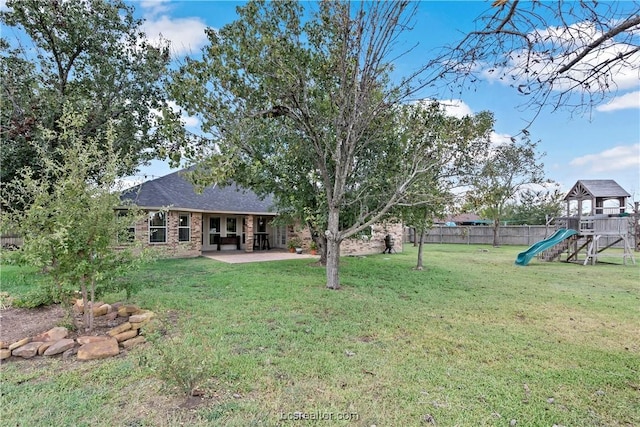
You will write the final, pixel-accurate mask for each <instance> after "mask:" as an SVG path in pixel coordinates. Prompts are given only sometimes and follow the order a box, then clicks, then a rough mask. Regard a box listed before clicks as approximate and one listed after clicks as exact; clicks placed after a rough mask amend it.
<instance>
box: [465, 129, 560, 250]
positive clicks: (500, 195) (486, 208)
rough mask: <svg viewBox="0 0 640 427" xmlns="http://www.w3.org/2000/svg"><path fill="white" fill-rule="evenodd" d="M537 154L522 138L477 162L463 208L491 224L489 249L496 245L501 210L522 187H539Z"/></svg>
mask: <svg viewBox="0 0 640 427" xmlns="http://www.w3.org/2000/svg"><path fill="white" fill-rule="evenodd" d="M543 155H544V154H539V153H538V152H537V143H533V142H531V141H530V140H529V138H528V137H527V136H525V137H524V138H523V139H522V140H521V141H520V143H517V142H516V141H515V140H514V141H512V143H510V144H502V145H498V146H496V147H494V149H493V150H492V151H491V152H490V153H489V154H488V155H487V156H486V157H485V158H483V159H481V160H480V161H479V162H478V166H477V170H476V172H475V173H474V174H473V175H472V176H471V177H470V179H469V184H470V186H471V190H470V191H469V192H468V193H467V196H466V198H467V200H466V203H467V206H468V207H469V208H470V210H475V211H478V212H480V213H481V215H482V216H483V217H485V218H487V219H491V220H493V245H494V246H497V245H498V244H499V227H500V220H501V219H502V218H504V215H505V209H506V208H507V206H508V204H509V202H510V201H513V200H514V199H515V198H516V196H517V195H518V194H519V192H521V191H522V190H524V189H526V186H531V185H540V184H543V183H546V182H548V181H546V180H545V178H544V165H543V164H542V162H541V157H542V156H543Z"/></svg>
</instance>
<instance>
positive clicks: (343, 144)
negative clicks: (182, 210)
mask: <svg viewBox="0 0 640 427" xmlns="http://www.w3.org/2000/svg"><path fill="white" fill-rule="evenodd" d="M415 8H416V5H415V4H413V3H411V2H373V3H366V4H365V3H358V4H355V3H350V2H345V1H341V2H339V1H335V2H320V3H318V4H316V3H304V2H264V1H255V2H249V3H247V4H245V5H243V6H241V7H239V8H238V20H237V21H235V22H232V23H230V24H228V25H225V26H224V27H222V28H221V29H219V30H216V31H213V30H210V31H209V32H208V37H209V46H207V47H206V48H205V49H204V50H203V55H202V58H201V59H192V60H189V61H187V62H186V63H185V65H184V66H183V67H181V68H180V70H177V71H176V72H175V73H174V74H173V76H172V78H173V81H172V85H171V88H172V93H173V95H174V97H175V98H176V100H177V101H178V103H179V104H180V105H181V106H184V107H185V108H186V110H187V112H188V113H189V114H199V115H201V116H202V123H203V129H204V130H205V131H206V132H209V133H210V134H211V135H212V139H213V141H210V144H202V146H204V147H206V148H205V149H203V150H202V151H198V152H192V153H190V154H192V155H193V156H194V157H195V159H196V162H197V163H198V164H199V168H197V169H196V171H195V173H194V174H193V176H192V178H193V179H194V181H195V182H196V183H198V184H201V185H205V184H208V183H211V182H217V183H226V182H227V181H228V180H229V179H234V180H235V181H237V182H239V183H241V184H243V185H244V186H247V187H249V188H252V189H253V190H254V191H256V192H257V193H259V194H273V195H274V198H275V200H276V204H277V205H278V208H279V210H280V211H282V212H286V213H287V214H288V215H290V216H292V217H295V218H297V219H299V220H300V221H301V222H304V223H306V224H307V225H309V227H310V229H311V234H312V236H313V237H314V240H316V242H317V243H318V244H319V246H321V249H324V248H325V247H326V255H327V286H328V287H330V288H337V287H339V283H338V264H339V263H338V254H339V245H340V242H342V240H344V239H345V238H348V237H350V236H353V235H356V234H357V233H359V232H360V231H362V230H364V229H365V228H367V227H369V226H370V225H371V224H373V223H375V222H378V221H380V220H381V219H383V218H385V217H386V215H387V214H388V212H389V211H390V210H391V209H392V207H393V206H395V205H396V204H397V203H398V202H400V201H401V200H402V198H403V197H404V193H405V191H406V190H407V188H408V187H410V186H411V184H412V183H413V182H414V181H415V180H417V179H419V178H420V176H421V175H423V174H425V173H428V172H429V171H430V170H436V169H439V168H442V167H443V166H444V165H448V164H449V163H446V162H442V159H444V158H447V157H448V154H451V153H454V155H453V156H452V157H449V160H450V162H451V164H453V165H455V166H460V165H461V164H462V163H464V159H465V155H466V154H467V152H468V150H465V148H466V147H470V146H472V145H473V143H474V142H476V139H474V138H471V137H470V132H469V129H471V130H474V129H473V126H472V124H473V123H477V122H487V121H491V119H490V117H488V115H487V114H484V115H481V116H482V117H481V118H479V119H474V118H466V119H463V120H461V121H460V123H459V124H462V125H463V126H461V128H460V129H458V128H456V127H455V126H451V125H450V124H451V122H450V121H449V122H448V121H446V120H444V119H443V117H444V114H442V112H441V111H440V110H439V108H438V107H433V106H430V107H429V108H425V109H418V108H409V107H405V106H403V102H404V101H406V100H407V99H408V98H409V97H410V96H411V94H412V93H413V92H414V91H415V90H417V89H418V88H419V87H420V86H421V85H422V84H424V81H418V80H419V79H418V78H417V77H418V76H419V75H420V72H417V73H416V74H413V75H411V76H409V77H408V78H406V79H404V80H403V81H402V82H400V83H393V82H392V79H391V72H392V68H393V66H392V64H391V61H392V60H394V59H395V58H397V56H401V55H402V53H403V52H394V47H396V46H397V45H399V43H396V41H397V39H398V38H400V37H401V36H402V33H403V32H404V31H406V30H407V29H408V28H409V27H410V24H411V22H412V19H413V16H414V13H415V10H416V9H415ZM396 55H397V56H396ZM434 128H439V129H440V128H442V129H445V128H446V129H447V131H444V130H443V131H442V132H439V133H438V134H437V136H436V135H432V134H430V133H429V130H432V129H434ZM441 136H444V137H443V138H440V137H441ZM457 138H460V139H461V141H459V140H458V139H457ZM211 146H215V149H210V147H211ZM456 150H460V151H464V154H465V155H460V156H456V155H455V153H456V152H457V151H456ZM212 153H213V154H212ZM203 157H204V158H203ZM323 254H324V252H323Z"/></svg>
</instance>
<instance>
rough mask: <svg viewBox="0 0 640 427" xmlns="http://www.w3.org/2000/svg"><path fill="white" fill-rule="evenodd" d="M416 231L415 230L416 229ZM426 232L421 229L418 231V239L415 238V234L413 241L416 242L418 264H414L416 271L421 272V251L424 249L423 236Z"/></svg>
mask: <svg viewBox="0 0 640 427" xmlns="http://www.w3.org/2000/svg"><path fill="white" fill-rule="evenodd" d="M416 231H417V229H416ZM425 234H426V232H425V229H424V228H422V229H420V237H419V238H417V234H416V235H415V236H416V237H414V241H415V240H418V263H417V264H416V270H422V269H423V268H424V267H423V264H422V249H423V247H424V245H423V243H422V242H424V236H425Z"/></svg>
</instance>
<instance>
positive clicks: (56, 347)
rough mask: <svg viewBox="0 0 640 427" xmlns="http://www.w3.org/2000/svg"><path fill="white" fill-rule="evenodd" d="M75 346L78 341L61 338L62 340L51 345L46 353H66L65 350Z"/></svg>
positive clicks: (48, 354)
mask: <svg viewBox="0 0 640 427" xmlns="http://www.w3.org/2000/svg"><path fill="white" fill-rule="evenodd" d="M75 346H76V342H75V341H74V340H72V339H68V338H65V339H61V340H60V341H56V342H55V343H54V344H53V345H51V347H49V348H48V349H47V350H46V351H45V352H44V355H45V356H53V355H56V354H60V353H64V352H65V351H67V350H69V349H70V348H73V347H75Z"/></svg>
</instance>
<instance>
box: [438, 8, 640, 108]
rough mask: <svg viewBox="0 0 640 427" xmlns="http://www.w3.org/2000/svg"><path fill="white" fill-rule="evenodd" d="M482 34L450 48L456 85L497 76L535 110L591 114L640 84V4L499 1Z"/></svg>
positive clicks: (480, 22) (480, 25)
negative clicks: (601, 104) (586, 111)
mask: <svg viewBox="0 0 640 427" xmlns="http://www.w3.org/2000/svg"><path fill="white" fill-rule="evenodd" d="M492 6H493V7H492V8H491V9H489V10H488V11H487V12H486V13H484V14H483V15H482V16H480V17H479V18H478V19H477V20H476V23H477V29H476V30H474V31H471V32H470V33H468V34H467V35H466V36H465V37H464V39H463V40H462V41H460V42H459V43H457V44H456V45H454V46H452V47H450V48H448V49H447V54H446V57H447V59H446V60H443V63H444V64H446V67H447V71H452V72H454V73H457V74H458V76H459V77H460V78H457V79H454V82H455V83H456V84H458V85H459V88H460V89H461V90H463V89H464V88H465V87H466V84H467V83H472V82H475V81H478V80H481V79H483V78H485V77H486V76H487V74H489V75H493V76H495V78H499V79H501V80H503V81H505V82H509V84H510V85H511V86H513V87H514V88H516V89H517V90H518V92H519V93H520V94H522V95H523V96H525V97H526V101H525V103H526V104H528V105H529V106H533V107H535V108H542V107H543V106H547V105H551V106H552V108H553V109H554V110H555V109H557V108H559V107H562V106H565V107H568V108H572V109H578V110H581V109H582V110H590V109H591V108H592V107H593V106H595V105H598V104H600V103H602V102H604V101H606V100H607V99H609V98H610V96H611V95H615V94H616V92H617V90H618V89H628V88H630V87H631V88H633V87H637V79H638V70H639V69H640V45H639V43H638V34H637V32H638V26H639V25H640V2H638V1H637V0H634V1H623V2H610V1H595V0H584V1H579V2H573V1H560V0H557V1H540V0H534V1H519V0H496V1H494V2H493V5H492Z"/></svg>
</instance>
